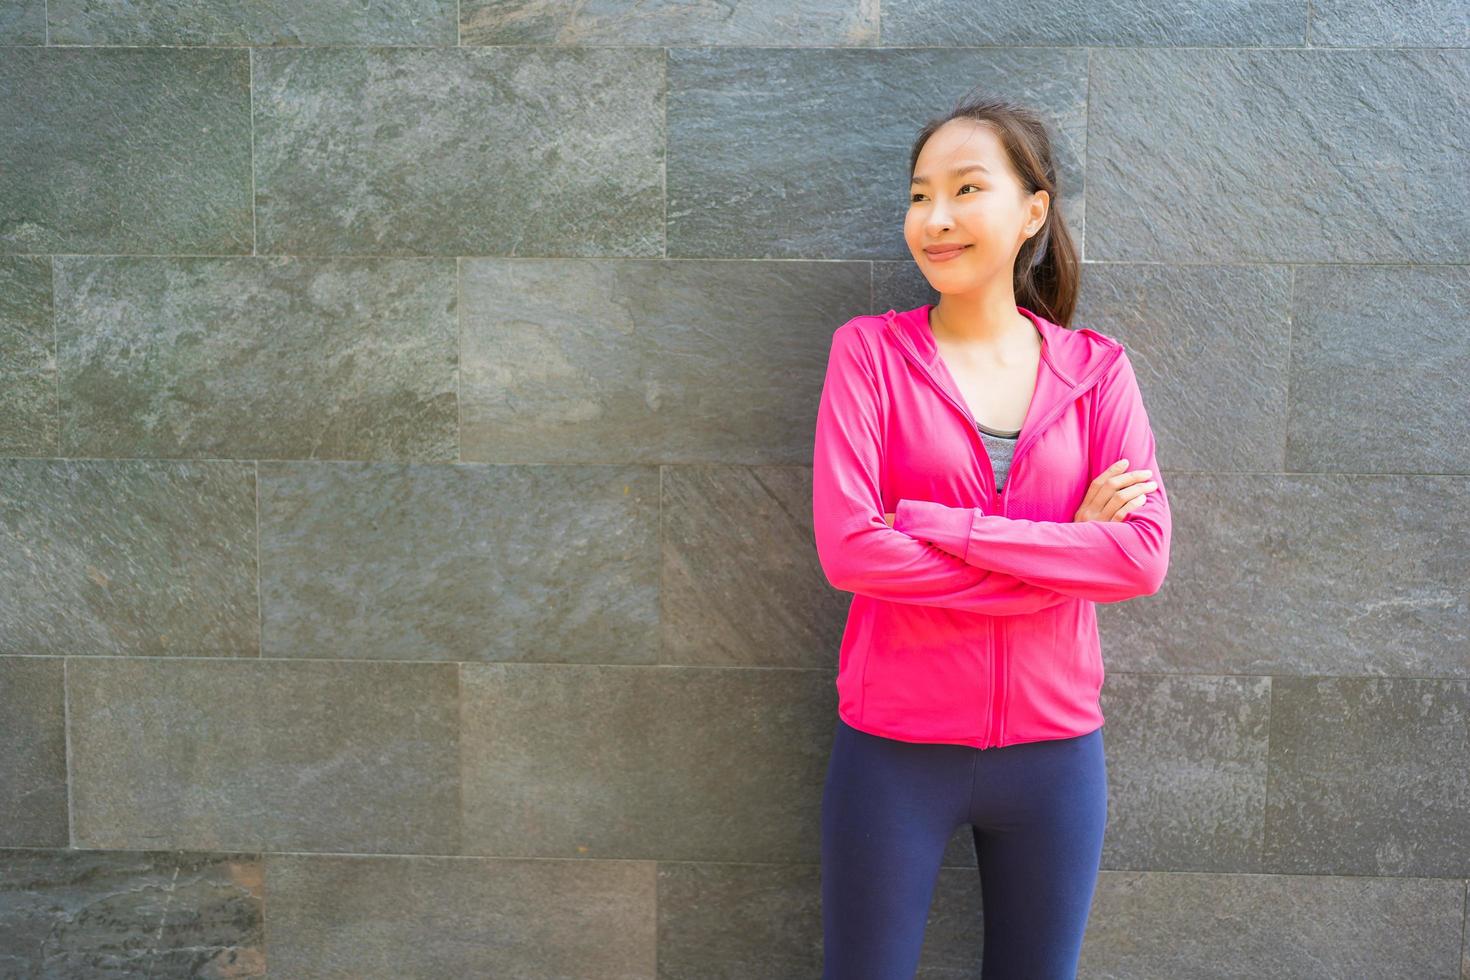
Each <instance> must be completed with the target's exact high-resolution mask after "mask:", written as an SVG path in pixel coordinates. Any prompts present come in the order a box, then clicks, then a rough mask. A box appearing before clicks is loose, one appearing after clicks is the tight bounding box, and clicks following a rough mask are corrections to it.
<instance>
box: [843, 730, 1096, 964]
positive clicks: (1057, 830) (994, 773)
mask: <svg viewBox="0 0 1470 980" xmlns="http://www.w3.org/2000/svg"><path fill="white" fill-rule="evenodd" d="M1107 814H1108V781H1107V769H1106V762H1105V760H1104V757H1103V741H1102V729H1101V728H1098V729H1096V730H1095V731H1092V732H1089V733H1088V734H1086V735H1079V736H1076V737H1073V738H1064V739H1055V740H1048V741H1043V742H1023V743H1021V744H1019V745H1007V746H1002V747H994V748H989V749H984V750H981V749H974V748H970V747H969V746H966V745H950V744H945V743H918V742H902V741H898V740H896V739H889V738H880V737H878V736H876V735H870V734H868V733H867V732H861V731H858V730H857V729H855V728H853V727H852V726H850V725H848V724H847V723H846V722H845V721H843V720H842V719H841V718H839V719H838V720H837V735H836V739H835V741H834V742H833V745H832V758H831V761H830V763H829V764H828V767H827V782H826V787H825V788H824V790H823V792H822V929H823V934H824V944H823V959H824V969H823V972H822V980H913V977H914V974H915V972H916V971H917V970H918V967H919V952H920V949H921V948H922V946H923V943H924V927H925V923H926V922H927V920H928V916H929V906H930V903H931V901H932V899H933V896H934V885H935V882H936V881H937V879H938V876H939V865H940V861H941V860H942V858H943V857H944V852H945V849H946V847H947V845H948V844H949V840H950V838H951V837H952V836H953V834H954V832H955V831H956V830H957V829H958V828H959V827H960V826H961V825H963V824H969V825H970V826H971V828H972V830H973V832H974V836H975V850H976V853H977V855H978V857H979V865H980V883H981V904H982V906H983V909H984V920H985V921H984V943H983V960H982V962H983V964H984V965H983V972H982V976H983V977H984V980H1073V978H1074V977H1075V976H1076V974H1077V961H1078V959H1079V958H1080V956H1081V953H1082V936H1083V933H1084V932H1085V931H1086V927H1087V914H1088V911H1089V909H1090V908H1091V906H1092V893H1093V889H1094V887H1095V886H1096V884H1097V873H1098V867H1099V864H1100V862H1101V859H1102V841H1103V828H1104V825H1105V824H1106V823H1107Z"/></svg>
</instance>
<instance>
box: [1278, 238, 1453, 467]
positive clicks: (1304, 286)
mask: <svg viewBox="0 0 1470 980" xmlns="http://www.w3.org/2000/svg"><path fill="white" fill-rule="evenodd" d="M1291 306H1292V308H1291V319H1292V338H1291V415H1290V418H1289V420H1288V423H1287V432H1286V463H1287V466H1286V468H1287V469H1288V470H1307V471H1318V472H1321V471H1337V472H1348V473H1467V472H1470V442H1467V440H1466V439H1465V432H1466V431H1467V428H1470V332H1467V331H1466V329H1465V323H1466V321H1465V310H1466V309H1467V308H1470V270H1467V269H1466V268H1465V267H1463V266H1461V267H1458V268H1456V267H1450V266H1443V267H1428V268H1408V267H1403V266H1374V265H1367V266H1363V265H1354V266H1319V267H1311V266H1303V267H1302V268H1299V269H1297V270H1296V290H1295V296H1294V297H1293V301H1292V305H1291Z"/></svg>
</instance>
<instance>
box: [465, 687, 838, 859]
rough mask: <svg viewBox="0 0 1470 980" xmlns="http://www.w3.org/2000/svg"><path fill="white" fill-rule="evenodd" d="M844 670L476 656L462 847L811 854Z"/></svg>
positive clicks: (521, 851)
mask: <svg viewBox="0 0 1470 980" xmlns="http://www.w3.org/2000/svg"><path fill="white" fill-rule="evenodd" d="M833 681H834V672H833V671H830V670H778V669H757V668H705V667H623V666H591V665H582V664H569V665H542V664H465V665H464V667H463V685H464V710H463V713H462V730H461V735H460V738H461V746H462V753H463V760H464V767H463V781H464V827H465V837H464V840H465V850H466V852H467V853H485V854H494V855H499V856H507V857H510V856H516V857H589V858H632V859H644V860H654V859H656V860H665V861H688V860H711V861H762V862H795V861H805V862H813V861H816V860H818V859H819V857H820V832H821V820H820V812H821V799H822V785H823V780H824V778H825V776H826V770H827V763H828V758H829V755H830V752H831V747H832V735H833V732H834V730H835V718H836V712H837V703H836V701H837V699H836V690H835V688H834V686H833Z"/></svg>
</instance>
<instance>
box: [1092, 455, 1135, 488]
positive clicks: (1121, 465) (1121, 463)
mask: <svg viewBox="0 0 1470 980" xmlns="http://www.w3.org/2000/svg"><path fill="white" fill-rule="evenodd" d="M1127 468H1128V460H1126V459H1120V460H1118V461H1117V462H1116V463H1114V464H1113V465H1112V466H1109V467H1108V468H1107V469H1105V470H1103V471H1102V472H1101V473H1099V474H1098V475H1097V476H1096V477H1095V478H1094V479H1093V481H1092V485H1093V486H1095V487H1096V486H1101V485H1102V484H1103V483H1105V482H1106V481H1107V479H1108V478H1109V477H1110V476H1113V475H1114V474H1116V473H1121V472H1122V471H1123V470H1126V469H1127Z"/></svg>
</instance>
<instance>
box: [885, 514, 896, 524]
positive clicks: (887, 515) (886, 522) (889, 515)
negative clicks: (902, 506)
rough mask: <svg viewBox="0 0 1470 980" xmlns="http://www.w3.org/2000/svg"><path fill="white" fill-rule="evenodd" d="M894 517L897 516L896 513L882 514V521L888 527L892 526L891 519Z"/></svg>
mask: <svg viewBox="0 0 1470 980" xmlns="http://www.w3.org/2000/svg"><path fill="white" fill-rule="evenodd" d="M896 517H898V515H897V514H884V515H883V523H884V524H887V525H888V526H889V527H892V526H893V520H894V518H896Z"/></svg>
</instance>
